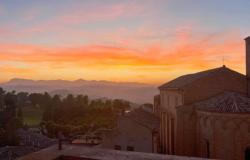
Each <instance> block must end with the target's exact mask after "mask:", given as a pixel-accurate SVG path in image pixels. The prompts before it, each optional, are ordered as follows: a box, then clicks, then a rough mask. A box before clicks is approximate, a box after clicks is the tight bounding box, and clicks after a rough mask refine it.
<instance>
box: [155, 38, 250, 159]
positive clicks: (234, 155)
mask: <svg viewBox="0 0 250 160" xmlns="http://www.w3.org/2000/svg"><path fill="white" fill-rule="evenodd" d="M246 48H247V49H246V50H247V51H246V64H247V65H246V66H247V68H246V70H247V76H245V75H243V74H241V73H238V72H236V71H233V70H231V69H229V68H227V67H226V66H222V67H220V68H215V69H211V70H207V71H202V72H198V73H195V74H189V75H184V76H181V77H179V78H177V79H174V80H172V81H170V82H168V83H166V84H163V85H162V86H160V87H159V90H160V95H158V96H155V108H154V110H156V111H157V114H159V116H160V119H161V125H160V148H161V152H162V153H165V154H175V155H185V156H197V157H206V158H219V159H225V160H242V159H249V158H250V157H249V156H250V98H249V96H248V95H249V93H250V92H249V91H250V89H248V88H250V85H249V82H248V79H249V78H248V77H249V76H250V37H249V38H246Z"/></svg>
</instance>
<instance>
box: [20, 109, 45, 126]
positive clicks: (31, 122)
mask: <svg viewBox="0 0 250 160" xmlns="http://www.w3.org/2000/svg"><path fill="white" fill-rule="evenodd" d="M42 115H43V111H42V110H41V109H40V108H34V107H24V108H23V122H24V124H26V125H28V126H37V125H39V123H40V122H41V120H42Z"/></svg>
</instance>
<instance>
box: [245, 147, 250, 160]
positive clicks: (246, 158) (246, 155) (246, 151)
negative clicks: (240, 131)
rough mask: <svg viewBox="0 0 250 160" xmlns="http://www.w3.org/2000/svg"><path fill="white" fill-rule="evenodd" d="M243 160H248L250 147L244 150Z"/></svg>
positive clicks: (249, 158) (249, 159)
mask: <svg viewBox="0 0 250 160" xmlns="http://www.w3.org/2000/svg"><path fill="white" fill-rule="evenodd" d="M245 160H250V147H247V148H246V150H245Z"/></svg>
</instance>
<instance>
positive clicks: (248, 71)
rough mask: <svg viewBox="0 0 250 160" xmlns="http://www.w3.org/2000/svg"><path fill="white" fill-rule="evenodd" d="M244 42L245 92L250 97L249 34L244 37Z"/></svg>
mask: <svg viewBox="0 0 250 160" xmlns="http://www.w3.org/2000/svg"><path fill="white" fill-rule="evenodd" d="M245 42H246V77H247V93H248V96H249V97H250V36H249V37H247V38H245Z"/></svg>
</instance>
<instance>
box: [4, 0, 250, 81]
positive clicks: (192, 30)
mask: <svg viewBox="0 0 250 160" xmlns="http://www.w3.org/2000/svg"><path fill="white" fill-rule="evenodd" d="M191 1H192V2H193V3H192V2H191ZM191 1H189V2H186V1H183V0H165V1H163V0H157V1H151V0H143V1H142V0H135V1H129V2H128V1H126V2H125V1H114V0H108V1H107V2H105V3H104V2H103V1H98V0H93V1H77V0H76V1H75V3H70V1H68V0H62V1H60V4H59V3H56V2H55V1H53V2H51V1H50V2H49V1H42V2H41V1H31V0H27V1H25V3H21V2H19V1H18V0H13V2H12V3H10V2H9V1H7V0H6V1H1V2H0V35H1V37H0V71H1V76H0V82H5V81H8V80H10V79H12V78H25V79H34V80H40V79H42V80H51V79H64V80H76V79H86V80H108V81H116V82H143V83H152V84H159V83H163V82H166V81H169V80H171V79H173V78H175V77H178V76H181V75H183V74H189V73H193V72H198V71H202V70H206V69H210V68H217V67H220V66H222V65H223V60H222V59H223V57H224V59H225V65H226V66H228V67H229V68H231V69H233V70H236V71H238V72H241V73H245V47H244V45H245V44H244V38H245V37H247V36H248V33H249V31H248V30H247V28H250V22H245V20H246V19H249V18H250V17H249V14H246V13H249V12H250V11H249V10H248V7H247V6H248V5H247V4H249V5H250V2H249V1H246V0H241V3H239V2H237V3H236V2H233V1H230V0H229V1H226V0H224V2H217V1H215V0H211V1H209V2H205V1H203V2H201V1H200V2H199V3H194V1H195V0H191ZM71 2H72V1H71ZM224 3H226V4H227V5H224ZM246 3H247V4H246ZM48 4H49V5H48ZM217 7H221V8H220V10H217ZM13 11H15V12H13ZM228 11H230V12H231V13H234V14H233V16H232V15H228Z"/></svg>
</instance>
